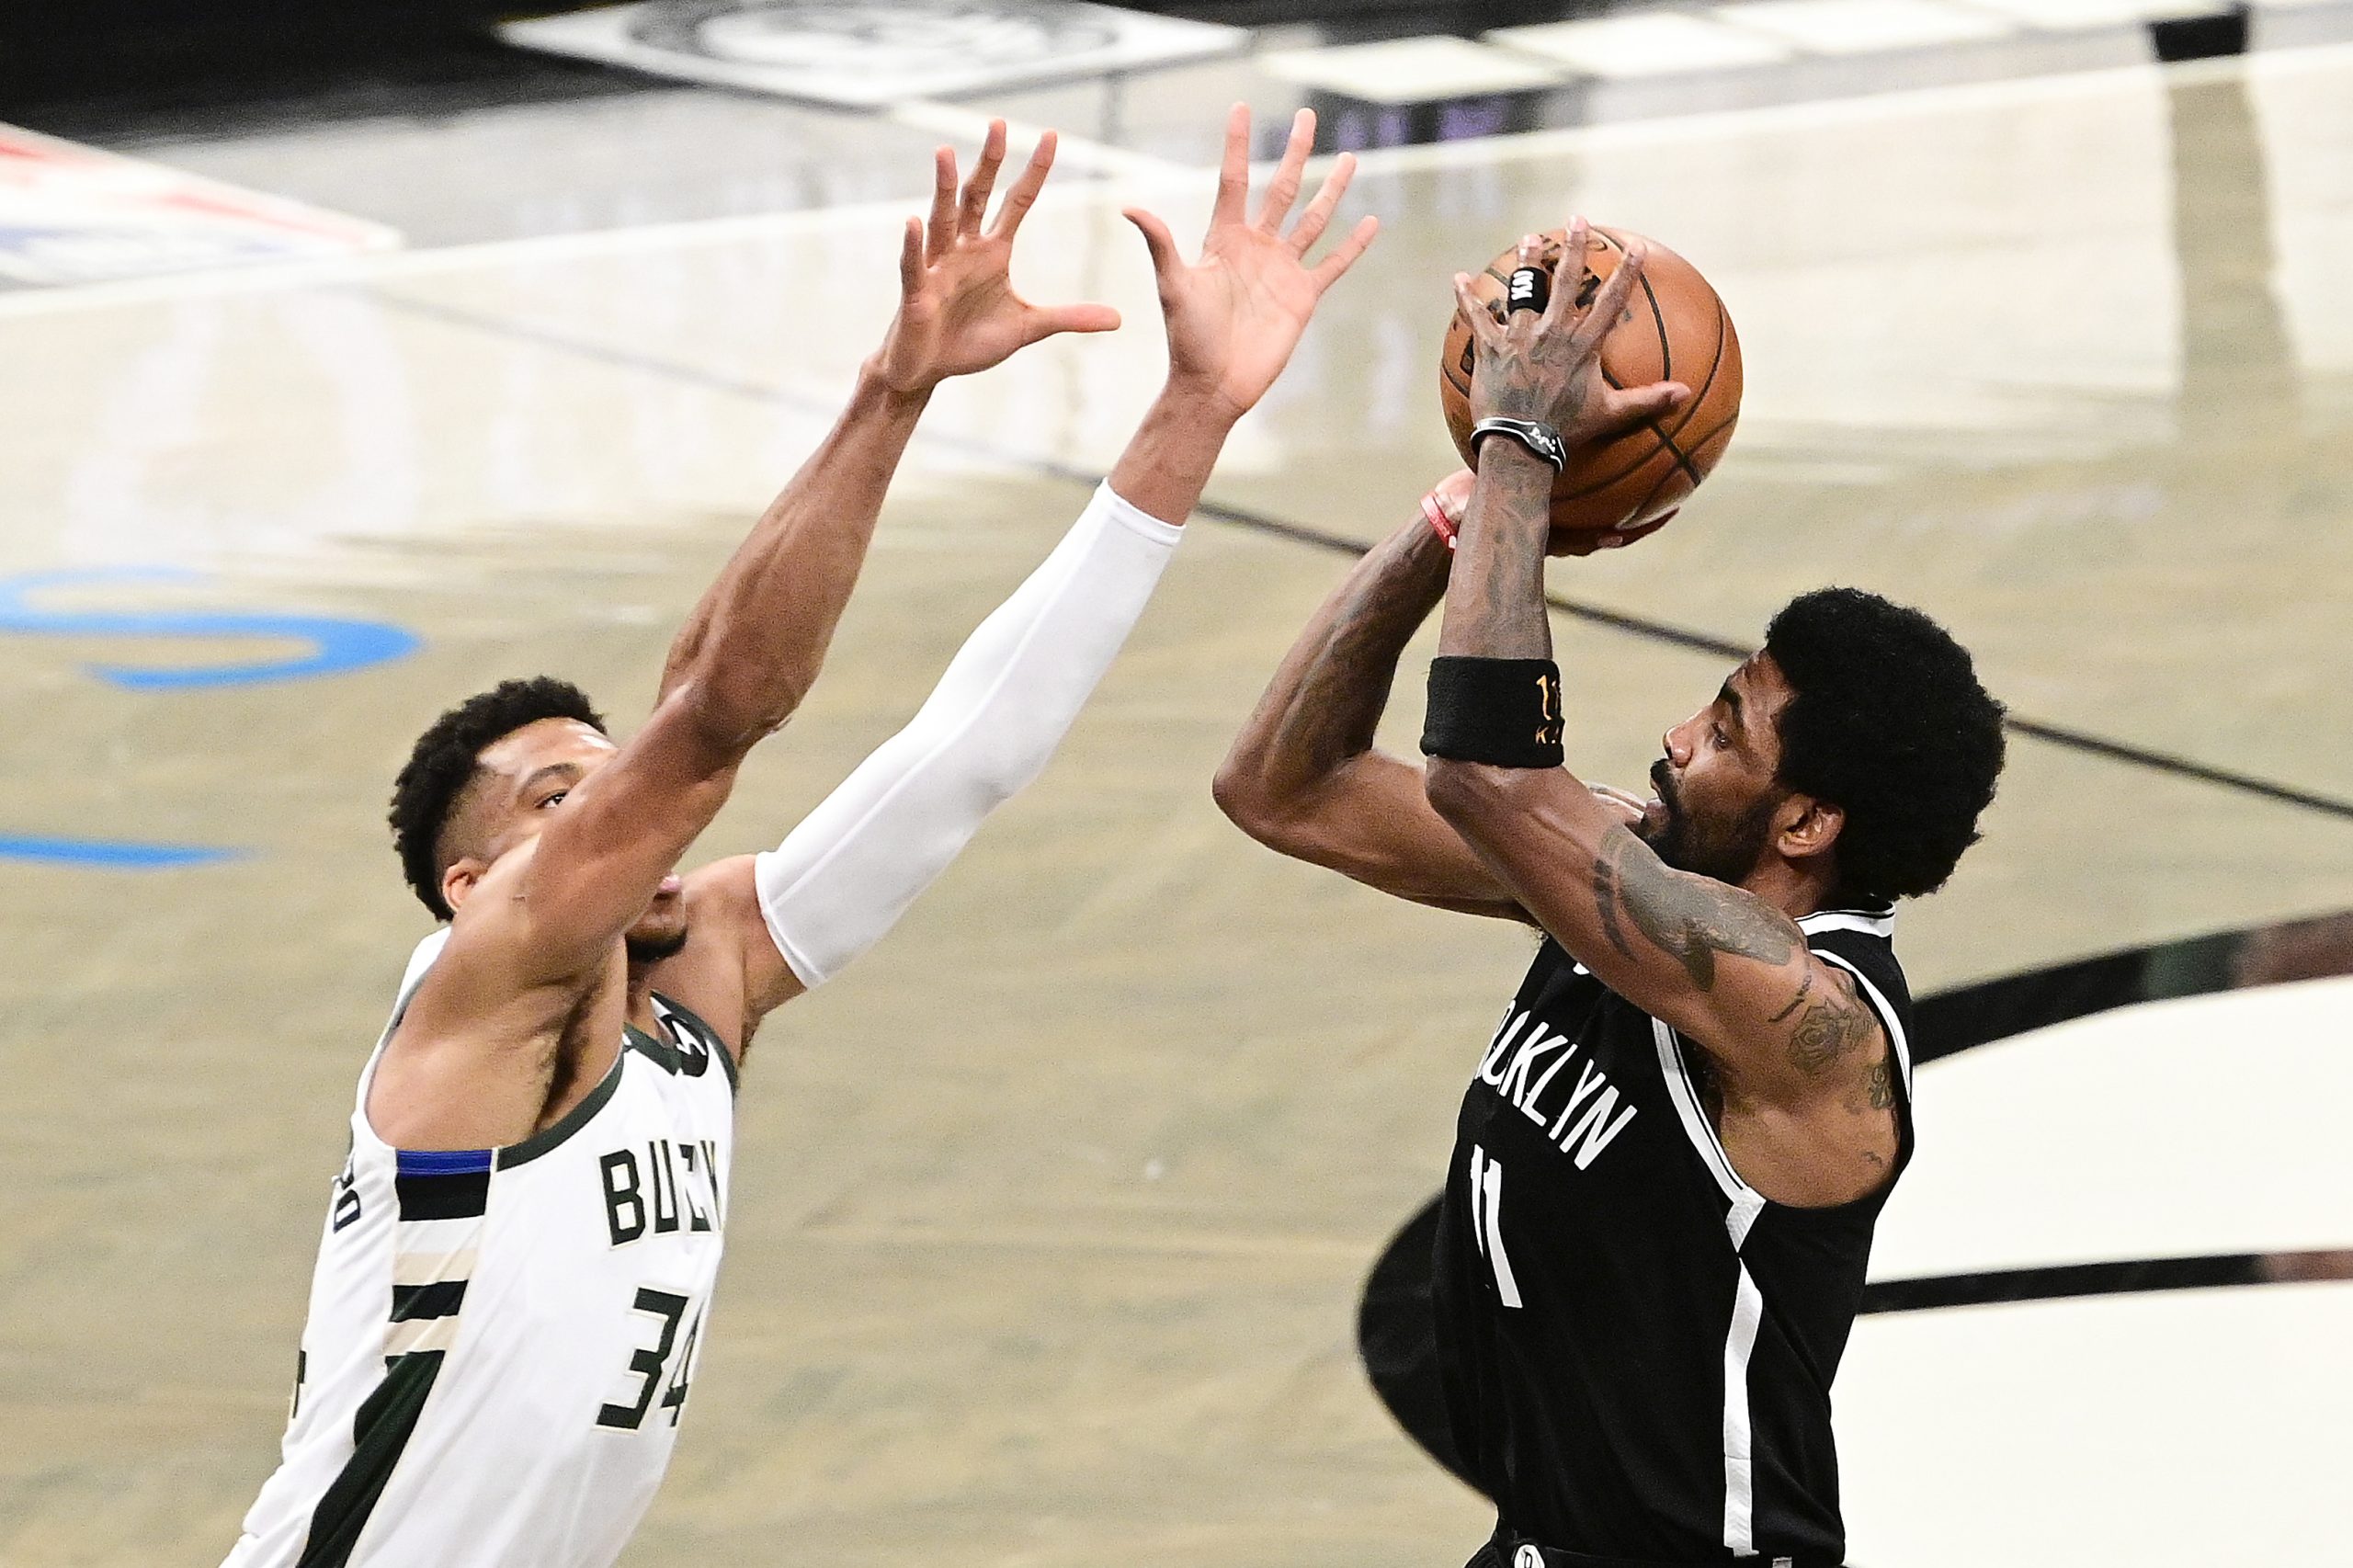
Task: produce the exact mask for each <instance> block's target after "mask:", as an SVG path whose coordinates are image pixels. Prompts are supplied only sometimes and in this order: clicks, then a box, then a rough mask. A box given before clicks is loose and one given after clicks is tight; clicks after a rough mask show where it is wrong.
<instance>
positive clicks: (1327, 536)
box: [357, 284, 2353, 821]
mask: <svg viewBox="0 0 2353 1568" xmlns="http://www.w3.org/2000/svg"><path fill="white" fill-rule="evenodd" d="M357 288H358V291H359V292H361V293H364V294H366V295H367V296H368V297H369V298H370V299H372V300H374V301H377V302H378V303H380V304H382V305H384V306H386V307H388V308H390V309H392V310H397V311H404V312H407V313H409V314H411V315H415V316H422V317H426V318H427V319H429V320H433V321H438V322H442V323H445V324H449V325H452V326H462V327H466V328H469V329H471V330H472V331H476V332H483V333H488V334H490V335H494V336H499V337H506V338H512V339H514V340H516V341H517V342H522V343H530V344H536V345H538V346H539V347H542V348H547V349H551V350H552V351H554V352H556V353H560V354H569V355H572V356H574V357H575V358H584V359H590V360H594V361H596V362H597V363H599V364H604V365H611V366H617V367H620V368H621V369H631V370H642V371H644V372H645V373H646V374H648V375H654V376H660V377H664V378H666V379H667V380H670V381H680V382H684V383H686V384H688V385H690V386H699V387H702V388H704V389H705V390H707V391H710V392H723V393H725V394H726V395H728V396H730V397H740V398H745V399H747V400H749V401H752V402H755V403H767V404H770V405H772V406H779V407H789V408H797V409H802V410H806V411H808V412H810V413H813V414H820V415H833V414H835V413H836V412H838V410H839V404H838V403H835V402H831V401H827V400H824V399H820V398H815V397H810V396H805V395H803V394H801V393H798V392H788V391H786V390H785V389H784V388H781V387H777V386H772V385H769V384H767V383H766V382H762V381H747V380H745V379H744V378H742V377H738V376H729V375H723V374H722V373H720V372H718V371H714V370H706V369H701V368H699V367H698V366H694V365H687V364H681V363H679V362H678V361H676V360H675V359H665V358H660V357H659V356H657V355H653V354H647V353H643V352H642V351H639V350H637V349H631V348H620V347H613V346H612V345H609V344H602V343H594V342H589V341H586V340H585V339H582V338H576V337H570V336H567V335H563V334H562V333H556V332H550V331H548V330H547V329H546V328H544V327H537V326H532V325H529V324H526V323H522V322H517V321H510V320H508V319H506V318H505V317H503V316H494V315H487V314H484V313H483V312H478V311H470V310H466V309H464V308H463V307H461V306H457V305H447V304H442V303H440V302H438V301H432V300H420V299H416V298H415V297H413V296H411V295H406V294H399V293H395V292H393V291H392V290H388V289H384V288H381V287H379V286H376V285H372V284H362V285H358V286H357ZM916 438H917V439H919V440H922V441H925V442H926V443H928V444H930V445H933V446H937V447H944V448H949V449H955V450H958V451H961V452H964V453H967V454H969V455H971V456H974V457H980V458H984V459H987V460H991V461H994V462H997V463H1002V464H1004V465H1006V467H1009V468H1021V469H1027V470H1029V472H1032V473H1037V474H1042V475H1045V476H1047V477H1050V478H1053V479H1062V480H1067V481H1069V482H1070V483H1074V484H1082V485H1086V486H1089V487H1092V486H1094V485H1096V484H1099V483H1102V480H1103V475H1101V474H1099V473H1094V472H1088V471H1087V470H1085V469H1081V468H1074V467H1072V466H1071V465H1069V464H1067V463H1060V462H1056V461H1054V460H1052V459H1051V458H1040V457H1037V456H1035V455H1033V454H1030V453H1027V452H1016V451H1010V450H1007V449H1005V448H1003V447H999V446H996V445H995V444H994V443H991V442H986V441H978V440H974V439H972V438H971V437H963V436H952V435H946V434H940V433H936V432H930V431H918V432H917V433H916ZM1194 515H1195V516H1196V517H1207V518H1209V519H1211V521H1213V522H1220V523H1224V524H1226V525H1228V526H1229V527H1233V528H1247V529H1250V530H1252V531H1254V532H1256V533H1263V534H1268V535H1271V536H1273V537H1274V538H1277V539H1287V540H1291V541H1293V542H1294V543H1298V544H1304V545H1310V546H1313V547H1314V548H1316V549H1319V550H1328V551H1333V552H1334V553H1336V554H1345V555H1347V556H1348V557H1349V558H1351V559H1354V558H1356V557H1358V556H1361V555H1363V554H1364V552H1365V551H1367V550H1368V549H1370V546H1369V545H1367V544H1366V543H1364V542H1363V541H1362V540H1353V539H1349V538H1347V536H1346V535H1344V534H1336V533H1331V532H1327V531H1326V530H1324V529H1322V528H1311V527H1309V526H1308V525H1306V524H1304V523H1294V522H1290V521H1287V520H1285V519H1283V518H1281V517H1269V516H1267V514H1265V513H1263V512H1254V511H1251V510H1249V509H1248V508H1246V507H1242V506H1230V505H1227V504H1226V503H1223V502H1219V501H1212V500H1211V499H1209V498H1208V497H1207V496H1204V497H1202V499H1201V503H1200V505H1199V506H1196V507H1195V508H1194ZM1544 602H1545V603H1546V604H1548V605H1550V606H1551V607H1552V608H1553V609H1555V610H1558V611H1559V612H1560V613H1562V614H1563V615H1565V616H1568V617H1570V618H1571V619H1575V620H1582V621H1585V622H1586V623H1587V624H1589V625H1593V626H1602V627H1607V628H1608V629H1609V630H1610V631H1622V632H1624V633H1626V634H1627V635H1628V636H1630V637H1639V638H1642V639H1643V640H1644V641H1646V642H1661V643H1665V644H1666V645H1668V646H1670V647H1676V648H1683V649H1688V650H1689V651H1691V652H1693V653H1710V654H1713V655H1715V656H1716V657H1719V658H1725V659H1733V660H1740V659H1745V658H1747V657H1748V656H1749V655H1750V654H1751V653H1755V652H1756V645H1755V644H1754V643H1747V642H1733V641H1732V640H1731V639H1729V638H1723V637H1717V636H1713V635H1711V634H1710V633H1708V632H1704V631H1692V630H1690V629H1689V628H1688V627H1681V626H1676V625H1672V624H1670V623H1669V622H1666V621H1663V620H1656V619H1652V618H1650V617H1648V616H1640V615H1631V614H1629V613H1627V612H1626V611H1624V610H1615V609H1610V608H1607V607H1606V606H1602V605H1597V604H1594V603H1591V602H1590V601H1587V600H1584V599H1574V598H1570V597H1566V596H1564V595H1561V594H1550V593H1548V594H1546V595H1545V596H1544ZM2009 728H2010V729H2011V731H2012V732H2013V733H2017V734H2020V735H2024V736H2026V737H2028V738H2029V739H2031V740H2038V741H2041V742H2043V743H2045V744H2050V745H2055V746H2059V747H2062V748H2063V749H2065V750H2069V751H2075V752H2081V753H2083V754H2085V755H2086V756H2097V757H2102V758H2105V759H2107V760H2109V761H2111V762H2120V763H2125V764H2128V765H2130V766H2132V767H2143V768H2146V769H2148V770H2149V771H2151V772H2153V773H2163V774H2168V775H2171V776H2172V777H2174V778H2186V779H2189V780H2192V781H2194V782H2197V783H2200V784H2211V785H2213V786H2215V787H2216V788H2218V789H2223V790H2236V791H2238V792H2240V793H2242V794H2247V795H2254V796H2256V797H2258V798H2259V799H2262V800H2267V801H2273V802H2275V803H2277V804H2279V805H2286V806H2297V807H2301V808H2302V809H2303V810H2305V811H2312V812H2320V813H2322V814H2323V815H2325V816H2333V817H2339V818H2343V819H2345V820H2347V821H2353V801H2347V800H2341V799H2339V798H2337V797H2336V796H2333V795H2324V794H2321V793H2319V792H2318V791H2316V790H2304V789H2300V788H2298V787H2297V786H2295V785H2292V784H2281V783H2279V782H2277V781H2275V780H2272V779H2268V778H2256V776H2255V775H2253V774H2249V773H2241V772H2238V771H2236V770H2234V769H2232V768H2227V767H2213V766H2211V764H2208V763H2203V762H2197V761H2193V760H2192V759H2190V758H2188V757H2185V756H2175V755H2174V754H2173V753H2171V752H2162V751H2157V750H2154V749H2153V748H2151V747H2148V746H2141V745H2134V744H2131V743H2130V742H2128V741H2117V740H2110V739H2109V738H2108V737H2107V736H2105V735H2096V734H2093V733H2090V732H2089V731H2086V730H2078V729H2075V728H2073V727H2071V726H2068V725H2064V724H2053V723H2051V722H2047V721H2044V720H2040V719H2029V718H2027V717H2026V716H2024V715H2023V714H2019V713H2015V712H2014V713H2012V714H2011V715H2010V718H2009Z"/></svg>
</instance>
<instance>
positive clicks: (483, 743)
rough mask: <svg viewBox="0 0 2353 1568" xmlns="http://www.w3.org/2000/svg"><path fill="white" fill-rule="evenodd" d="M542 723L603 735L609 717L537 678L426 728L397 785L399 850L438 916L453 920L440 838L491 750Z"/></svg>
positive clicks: (479, 698)
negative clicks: (572, 724)
mask: <svg viewBox="0 0 2353 1568" xmlns="http://www.w3.org/2000/svg"><path fill="white" fill-rule="evenodd" d="M542 719H577V720H579V721H580V722H582V723H584V724H586V725H588V726H590V727H591V728H593V729H595V730H597V731H598V732H599V733H602V732H603V731H604V728H605V718H604V715H603V714H601V713H599V712H597V710H596V707H595V705H594V704H592V703H591V702H590V701H589V700H588V694H587V693H586V692H585V691H583V690H581V689H580V688H579V687H576V686H574V685H573V684H572V683H571V682H570V681H568V680H558V679H556V678H555V677H554V676H533V677H532V678H530V679H529V680H506V681H501V682H499V683H498V684H497V685H496V686H494V687H491V688H490V689H489V690H488V691H484V692H479V693H477V694H476V695H474V696H472V697H469V698H467V699H465V700H464V701H463V702H460V703H459V704H458V705H457V706H456V707H455V708H452V709H450V710H449V711H448V712H447V713H444V714H442V715H441V717H439V718H438V719H436V720H434V721H433V722H432V723H431V724H430V725H429V726H427V727H426V732H425V733H423V734H421V735H419V736H417V738H416V744H415V745H414V746H412V747H411V748H410V749H409V754H408V761H407V763H406V764H405V765H404V766H403V767H402V768H401V771H400V777H399V778H396V779H394V780H393V781H392V812H390V816H391V820H392V847H393V849H395V850H397V851H398V852H399V854H400V858H401V873H402V875H403V876H404V877H406V878H407V879H408V885H409V887H410V888H411V890H413V891H414V892H415V894H416V896H417V897H418V898H419V899H420V900H422V901H423V902H424V904H425V907H426V908H427V909H429V910H431V911H432V912H433V916H434V918H435V919H437V920H447V919H449V914H450V910H449V903H448V901H447V900H445V899H443V898H442V896H441V871H442V868H443V866H444V864H445V862H444V860H443V858H442V855H441V836H442V834H443V832H444V831H445V830H446V829H447V828H448V827H449V818H450V815H451V813H452V812H454V811H455V810H456V808H457V804H458V801H459V798H460V796H462V795H463V794H464V793H465V790H466V786H467V785H468V784H471V783H472V782H473V778H474V775H475V773H476V772H477V771H479V770H480V768H481V767H482V754H483V750H484V749H485V748H487V747H488V746H490V745H491V744H493V743H494V742H496V741H497V740H499V739H501V738H502V737H504V736H506V735H511V734H513V733H515V732H516V731H517V730H519V729H521V728H522V727H523V726H524V725H526V724H535V723H537V722H540V720H542Z"/></svg>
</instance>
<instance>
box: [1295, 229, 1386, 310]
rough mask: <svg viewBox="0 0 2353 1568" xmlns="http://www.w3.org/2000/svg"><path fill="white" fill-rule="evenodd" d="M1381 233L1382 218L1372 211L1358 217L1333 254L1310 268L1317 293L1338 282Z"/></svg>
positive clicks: (1309, 272) (1333, 249)
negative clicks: (1374, 237) (1374, 214)
mask: <svg viewBox="0 0 2353 1568" xmlns="http://www.w3.org/2000/svg"><path fill="white" fill-rule="evenodd" d="M1377 233H1381V220H1380V219H1378V218H1376V217H1374V216H1373V215H1372V214H1371V213H1370V212H1368V213H1366V214H1365V215H1364V216H1363V217H1361V218H1359V219H1358V220H1357V226H1356V227H1355V228H1353V229H1350V230H1349V231H1348V237H1347V239H1344V240H1342V241H1341V242H1340V243H1339V244H1336V245H1334V246H1333V247H1332V254H1331V255H1329V256H1325V257H1324V259H1323V260H1322V261H1319V262H1317V263H1316V264H1315V265H1314V266H1313V267H1310V268H1309V269H1308V273H1307V275H1308V276H1309V277H1310V278H1313V279H1314V280H1315V291H1316V293H1317V294H1319V295H1320V294H1322V293H1323V292H1324V290H1326V289H1329V288H1330V287H1331V286H1332V285H1333V284H1335V283H1337V282H1338V281H1339V280H1340V278H1341V276H1342V275H1343V274H1345V273H1346V272H1347V270H1348V268H1349V267H1354V266H1355V265H1356V264H1357V257H1358V256H1362V255H1363V254H1364V253H1365V252H1366V251H1368V250H1370V249H1371V248H1372V237H1373V235H1375V234H1377Z"/></svg>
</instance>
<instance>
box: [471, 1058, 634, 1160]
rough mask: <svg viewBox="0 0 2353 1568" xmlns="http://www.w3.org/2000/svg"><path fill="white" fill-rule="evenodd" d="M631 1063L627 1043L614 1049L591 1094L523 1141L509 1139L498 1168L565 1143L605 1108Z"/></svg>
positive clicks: (500, 1156)
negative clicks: (622, 1073)
mask: <svg viewBox="0 0 2353 1568" xmlns="http://www.w3.org/2000/svg"><path fill="white" fill-rule="evenodd" d="M631 1032H632V1033H634V1032H635V1031H634V1030H631ZM628 1063H629V1050H628V1048H627V1047H626V1046H624V1047H623V1048H622V1049H621V1050H620V1051H615V1052H614V1053H613V1064H612V1066H610V1067H609V1068H608V1069H606V1071H605V1075H604V1076H603V1077H602V1078H600V1079H598V1080H597V1086H596V1087H595V1088H593V1089H591V1090H589V1091H588V1097H587V1098H586V1099H584V1100H582V1101H581V1102H580V1103H579V1104H578V1105H576V1106H574V1107H573V1108H571V1109H570V1110H568V1111H565V1112H564V1113H563V1115H562V1116H561V1117H558V1118H557V1119H555V1120H554V1121H552V1122H550V1123H549V1124H548V1125H547V1126H545V1127H542V1128H540V1130H539V1131H537V1132H534V1133H532V1134H531V1135H530V1136H529V1138H526V1139H524V1140H523V1141H522V1142H520V1143H509V1144H507V1145H506V1147H505V1148H504V1149H501V1150H499V1151H498V1168H499V1169H500V1170H502V1171H511V1170H513V1169H514V1168H515V1167H516V1166H517V1165H529V1163H530V1162H531V1161H533V1160H536V1159H538V1158H539V1157H540V1155H541V1154H544V1153H547V1152H548V1151H549V1150H551V1149H552V1148H554V1147H556V1145H558V1144H560V1143H562V1142H563V1141H564V1140H565V1139H567V1138H569V1137H571V1136H572V1135H573V1134H574V1133H575V1132H577V1131H580V1130H581V1129H582V1128H583V1127H585V1126H587V1125H588V1122H589V1119H591V1118H593V1117H594V1116H595V1115H596V1114H597V1112H598V1111H600V1110H602V1109H604V1108H605V1106H606V1103H607V1102H608V1101H609V1100H610V1099H611V1098H612V1097H613V1096H614V1094H615V1093H616V1092H618V1091H619V1090H620V1086H621V1070H622V1068H624V1067H625V1066H627V1065H628Z"/></svg>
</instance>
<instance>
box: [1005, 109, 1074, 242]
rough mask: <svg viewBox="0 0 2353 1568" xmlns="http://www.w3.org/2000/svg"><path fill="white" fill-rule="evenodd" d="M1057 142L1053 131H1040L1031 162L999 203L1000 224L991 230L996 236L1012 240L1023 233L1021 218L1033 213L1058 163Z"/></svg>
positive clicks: (1031, 154) (1030, 158)
mask: <svg viewBox="0 0 2353 1568" xmlns="http://www.w3.org/2000/svg"><path fill="white" fill-rule="evenodd" d="M1057 144H1058V139H1057V138H1056V137H1055V135H1054V133H1053V132H1052V131H1042V132H1040V134H1039V137H1038V145H1037V147H1036V149H1035V150H1034V151H1032V152H1031V153H1030V154H1029V164H1028V165H1027V166H1025V167H1024V168H1023V169H1022V171H1021V176H1020V177H1019V178H1018V179H1016V180H1015V181H1014V182H1013V186H1012V187H1011V188H1010V189H1008V190H1007V191H1006V193H1005V200H1004V201H1003V202H1001V203H999V204H998V207H997V210H996V223H995V226H994V227H993V228H991V229H990V230H989V233H991V234H992V235H994V236H995V238H997V239H1001V240H1009V239H1011V238H1013V236H1014V235H1015V234H1016V233H1019V232H1020V229H1021V220H1022V219H1024V218H1026V217H1028V216H1029V209H1030V207H1031V205H1032V204H1033V203H1035V202H1036V201H1037V199H1038V193H1039V192H1040V190H1043V189H1044V188H1045V187H1046V173H1047V171H1048V170H1050V169H1051V168H1052V167H1053V166H1054V148H1055V146H1056V145H1057Z"/></svg>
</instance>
